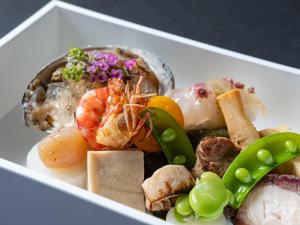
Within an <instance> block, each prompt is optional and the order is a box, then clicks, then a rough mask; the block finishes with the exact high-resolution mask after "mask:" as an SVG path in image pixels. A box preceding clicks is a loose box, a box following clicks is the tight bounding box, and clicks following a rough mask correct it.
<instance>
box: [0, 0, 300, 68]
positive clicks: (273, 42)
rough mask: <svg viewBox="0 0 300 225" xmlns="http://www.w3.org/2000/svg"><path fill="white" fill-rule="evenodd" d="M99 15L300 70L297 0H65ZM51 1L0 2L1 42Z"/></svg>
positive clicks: (298, 7) (5, 0)
mask: <svg viewBox="0 0 300 225" xmlns="http://www.w3.org/2000/svg"><path fill="white" fill-rule="evenodd" d="M66 1H67V2H70V3H74V4H76V5H79V6H83V7H86V8H89V9H92V10H95V11H99V12H102V13H105V14H108V15H112V16H116V17H119V18H122V19H126V20H129V21H132V22H136V23H139V24H143V25H146V26H149V27H153V28H157V29H160V30H164V31H167V32H170V33H174V34H178V35H182V36H184V37H188V38H191V39H195V40H198V41H201V42H205V43H209V44H212V45H216V46H220V47H223V48H227V49H230V50H234V51H237V52H241V53H244V54H248V55H251V56H256V57H259V58H263V59H267V60H270V61H274V62H278V63H282V64H286V65H289V66H294V67H298V68H300V60H299V58H300V1H299V0H257V1H254V0H236V1H235V0H220V1H215V0H170V1H167V0H66ZM47 2H48V0H0V37H2V36H3V35H5V34H6V33H7V32H8V31H10V30H11V29H13V28H14V27H15V26H17V25H18V24H19V23H20V22H22V21H23V20H24V19H26V18H27V17H29V16H30V15H31V14H32V13H34V12H35V11H36V10H37V9H39V8H40V7H42V6H43V5H44V4H45V3H47Z"/></svg>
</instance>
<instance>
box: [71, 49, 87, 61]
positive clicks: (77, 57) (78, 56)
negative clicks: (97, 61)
mask: <svg viewBox="0 0 300 225" xmlns="http://www.w3.org/2000/svg"><path fill="white" fill-rule="evenodd" d="M67 59H68V60H70V61H72V60H74V61H85V60H87V59H88V57H87V56H86V54H85V53H84V51H83V49H81V48H70V49H69V52H68V55H67Z"/></svg>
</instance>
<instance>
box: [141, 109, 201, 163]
mask: <svg viewBox="0 0 300 225" xmlns="http://www.w3.org/2000/svg"><path fill="white" fill-rule="evenodd" d="M147 112H149V113H150V116H151V122H152V126H153V131H152V133H153V135H154V136H155V138H156V140H157V142H158V143H159V145H160V147H161V149H162V151H163V152H164V154H165V156H166V158H167V160H168V162H169V163H170V164H176V163H177V162H182V163H183V164H184V165H185V166H186V167H187V168H188V169H191V168H193V167H194V165H195V162H196V156H195V153H194V149H193V146H192V144H191V142H190V140H189V138H188V136H187V135H186V133H185V131H184V130H183V129H182V128H181V126H180V125H179V124H178V123H177V122H176V120H175V119H174V118H173V117H172V116H171V115H170V114H169V113H167V112H166V111H164V110H162V109H159V108H154V107H150V108H149V109H148V110H145V111H143V112H142V114H141V115H142V116H144V115H145V114H146V113H147ZM148 126H150V122H148Z"/></svg>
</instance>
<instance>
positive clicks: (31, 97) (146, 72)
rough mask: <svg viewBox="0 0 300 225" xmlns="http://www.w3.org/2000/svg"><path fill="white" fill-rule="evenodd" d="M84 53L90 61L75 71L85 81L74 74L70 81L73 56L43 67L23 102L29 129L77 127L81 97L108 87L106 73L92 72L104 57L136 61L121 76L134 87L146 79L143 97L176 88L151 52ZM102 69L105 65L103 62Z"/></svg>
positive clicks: (105, 49)
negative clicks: (77, 114) (102, 56)
mask: <svg viewBox="0 0 300 225" xmlns="http://www.w3.org/2000/svg"><path fill="white" fill-rule="evenodd" d="M80 50H81V51H82V57H85V58H86V61H85V62H83V63H82V62H80V63H78V64H76V67H75V72H78V71H81V72H82V73H83V76H82V79H80V80H78V79H77V78H76V77H72V76H73V75H72V76H71V79H66V75H67V76H68V75H69V74H67V73H66V72H65V71H71V70H72V69H74V68H73V67H72V66H73V64H72V63H73V62H74V58H70V57H69V55H70V52H69V55H65V56H63V57H61V58H58V59H57V60H55V61H53V62H52V63H50V64H49V65H47V66H46V67H45V68H43V69H42V70H41V71H40V72H39V73H38V74H37V75H36V77H35V78H34V79H33V80H32V81H31V82H30V84H29V85H28V87H27V90H26V91H25V93H24V96H23V99H22V109H23V111H24V120H25V124H26V125H27V126H34V127H37V128H38V129H40V130H42V131H47V132H51V131H52V130H56V129H59V128H62V127H72V126H76V122H75V119H74V111H75V108H76V106H77V104H78V101H79V99H80V97H81V96H82V95H83V94H84V93H85V92H86V91H88V90H90V89H95V88H99V87H103V86H106V83H107V82H106V81H107V74H106V73H105V70H101V71H97V70H95V71H96V72H95V71H92V72H91V71H90V70H91V69H90V68H92V66H93V65H91V62H92V61H93V60H95V58H96V57H98V56H99V55H101V54H102V55H104V54H106V56H112V59H109V60H115V59H117V61H115V63H121V64H122V63H124V62H125V63H126V62H130V61H131V60H134V63H135V66H134V67H133V68H131V69H130V71H124V70H122V71H121V73H122V74H123V73H124V75H125V76H126V78H125V79H126V82H128V84H129V86H130V87H134V86H135V84H136V83H137V82H138V81H139V80H140V77H141V76H142V77H143V82H142V84H141V85H140V88H141V93H143V94H149V93H157V94H158V93H159V94H164V93H165V92H166V91H168V90H169V89H171V88H174V78H173V74H172V72H171V71H170V69H169V68H168V67H167V66H166V64H165V63H164V62H163V61H162V60H161V59H160V58H159V57H157V56H155V55H153V54H151V53H148V52H145V51H142V50H131V49H127V48H118V47H103V48H85V49H80ZM74 54H75V53H74ZM76 54H77V53H76ZM75 58H76V56H75ZM99 62H100V61H99ZM78 66H79V67H78ZM99 66H100V67H101V66H102V65H101V62H100V65H99ZM104 66H105V65H104ZM129 66H130V65H129ZM66 68H67V69H68V70H66ZM92 69H93V68H92ZM104 69H105V68H104ZM116 71H117V70H116ZM114 72H115V71H114ZM117 72H118V71H117ZM100 73H101V74H100ZM116 75H118V74H116ZM67 78H70V77H67Z"/></svg>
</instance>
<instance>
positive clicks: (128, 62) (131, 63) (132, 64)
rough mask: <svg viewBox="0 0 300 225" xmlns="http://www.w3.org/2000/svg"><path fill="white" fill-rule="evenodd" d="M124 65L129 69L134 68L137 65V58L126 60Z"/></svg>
mask: <svg viewBox="0 0 300 225" xmlns="http://www.w3.org/2000/svg"><path fill="white" fill-rule="evenodd" d="M124 65H125V67H126V68H127V69H128V70H132V69H133V67H135V65H136V60H135V59H129V60H125V61H124Z"/></svg>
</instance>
